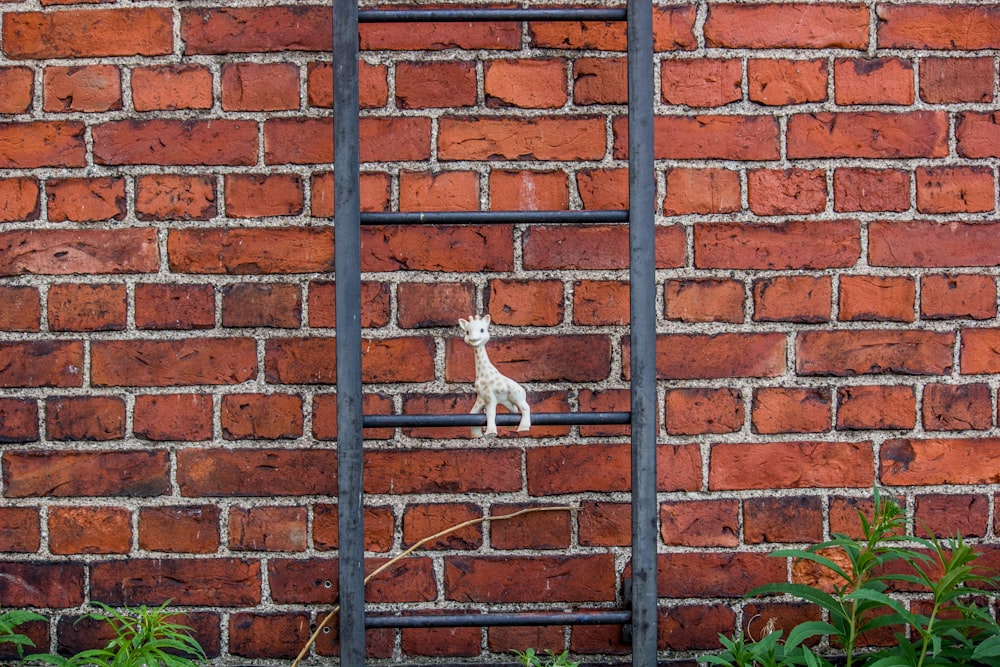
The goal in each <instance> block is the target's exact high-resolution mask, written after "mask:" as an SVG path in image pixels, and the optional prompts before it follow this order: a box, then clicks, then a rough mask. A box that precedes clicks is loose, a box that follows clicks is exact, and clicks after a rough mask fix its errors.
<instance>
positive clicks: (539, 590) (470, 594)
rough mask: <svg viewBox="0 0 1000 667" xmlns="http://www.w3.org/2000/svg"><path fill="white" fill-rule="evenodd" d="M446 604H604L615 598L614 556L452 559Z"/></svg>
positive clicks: (446, 580) (447, 567)
mask: <svg viewBox="0 0 1000 667" xmlns="http://www.w3.org/2000/svg"><path fill="white" fill-rule="evenodd" d="M444 588H445V590H444V595H445V599H446V600H461V601H463V602H479V603H487V604H497V603H507V602H604V601H609V600H613V599H614V597H615V568H614V559H613V558H612V556H611V554H593V555H578V556H508V557H479V556H477V557H471V556H451V557H447V558H445V563H444Z"/></svg>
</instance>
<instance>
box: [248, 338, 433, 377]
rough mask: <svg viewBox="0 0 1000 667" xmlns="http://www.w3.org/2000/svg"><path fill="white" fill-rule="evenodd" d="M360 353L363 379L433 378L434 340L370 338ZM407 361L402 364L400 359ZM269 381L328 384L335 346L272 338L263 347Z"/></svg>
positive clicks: (333, 373)
mask: <svg viewBox="0 0 1000 667" xmlns="http://www.w3.org/2000/svg"><path fill="white" fill-rule="evenodd" d="M363 345H364V350H363V352H362V355H361V363H362V368H363V371H362V378H363V380H364V382H427V381H429V380H431V379H432V378H433V377H434V352H433V341H431V340H430V339H428V338H417V337H406V338H386V339H377V340H376V339H371V340H366V341H365V342H364V343H363ZM402 359H405V360H407V361H406V362H405V363H401V361H400V360H402ZM264 368H265V373H266V376H267V380H268V382H275V383H279V384H307V383H312V382H320V383H327V382H332V381H334V380H335V376H336V346H335V345H334V340H333V339H332V338H331V339H319V338H316V339H310V338H298V339H271V340H270V341H268V345H267V347H266V349H265V359H264Z"/></svg>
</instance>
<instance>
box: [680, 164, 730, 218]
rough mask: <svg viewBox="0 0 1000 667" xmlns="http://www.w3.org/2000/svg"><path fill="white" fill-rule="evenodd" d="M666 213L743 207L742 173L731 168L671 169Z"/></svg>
mask: <svg viewBox="0 0 1000 667" xmlns="http://www.w3.org/2000/svg"><path fill="white" fill-rule="evenodd" d="M666 185H667V191H666V196H665V197H664V199H663V214H664V215H688V214H691V213H703V214H707V213H732V212H734V211H738V210H740V207H741V203H740V175H739V174H738V173H737V172H735V171H731V170H729V169H684V168H677V169H669V170H668V171H667V173H666Z"/></svg>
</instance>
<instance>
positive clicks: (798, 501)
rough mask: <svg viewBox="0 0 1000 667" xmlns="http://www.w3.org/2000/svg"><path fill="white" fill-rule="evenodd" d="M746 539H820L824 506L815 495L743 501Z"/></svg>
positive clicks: (764, 540) (774, 540) (810, 540)
mask: <svg viewBox="0 0 1000 667" xmlns="http://www.w3.org/2000/svg"><path fill="white" fill-rule="evenodd" d="M743 539H744V540H745V541H746V542H747V543H749V544H761V543H766V542H819V541H820V540H822V539H823V506H822V500H821V499H820V498H818V497H816V496H780V497H774V498H767V497H765V498H747V499H746V500H744V501H743Z"/></svg>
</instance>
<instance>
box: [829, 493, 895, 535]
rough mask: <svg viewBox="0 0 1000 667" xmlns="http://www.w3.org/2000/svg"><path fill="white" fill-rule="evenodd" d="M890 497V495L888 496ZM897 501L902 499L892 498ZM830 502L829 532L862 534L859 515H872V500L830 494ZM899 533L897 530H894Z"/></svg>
mask: <svg viewBox="0 0 1000 667" xmlns="http://www.w3.org/2000/svg"><path fill="white" fill-rule="evenodd" d="M890 498H891V496H890ZM893 500H895V501H896V502H897V503H899V502H900V501H901V500H902V499H899V498H896V499H893ZM829 503H830V533H831V534H834V533H841V534H843V535H848V536H850V537H854V538H857V537H860V536H861V534H862V527H861V520H860V516H861V515H862V514H863V515H864V516H866V517H870V516H872V514H873V512H874V502H873V500H872V499H871V498H870V497H868V498H855V497H840V496H832V497H831V498H830V500H829ZM895 534H899V531H895Z"/></svg>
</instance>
